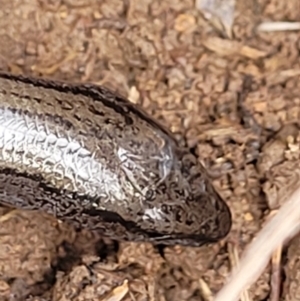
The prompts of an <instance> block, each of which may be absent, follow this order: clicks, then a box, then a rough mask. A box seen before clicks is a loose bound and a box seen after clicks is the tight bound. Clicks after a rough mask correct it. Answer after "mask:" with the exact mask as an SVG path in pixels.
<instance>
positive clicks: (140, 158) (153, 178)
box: [0, 72, 231, 246]
mask: <svg viewBox="0 0 300 301" xmlns="http://www.w3.org/2000/svg"><path fill="white" fill-rule="evenodd" d="M0 204H2V205H6V206H11V207H14V208H19V209H25V210H42V211H45V212H48V213H50V214H53V215H55V216H56V217H57V218H59V219H61V220H63V221H66V222H69V223H72V224H73V225H75V226H76V227H80V228H82V227H88V228H89V229H92V230H97V231H99V232H100V233H102V234H103V235H105V236H109V237H111V238H113V239H118V240H130V241H150V242H153V243H159V244H166V245H168V244H169V245H173V244H182V245H191V246H200V245H202V244H204V243H206V242H213V241H217V240H219V239H220V238H223V237H224V236H225V235H227V233H228V232H229V230H230V227H231V214H230V211H229V209H228V207H227V205H226V204H225V203H224V201H223V200H222V199H221V198H220V196H219V195H218V194H217V192H216V191H215V190H214V188H213V186H212V184H211V181H210V179H209V178H208V176H207V175H206V172H205V170H204V168H203V167H202V165H201V164H200V163H199V162H198V160H197V158H196V157H195V156H194V155H193V154H191V153H190V152H189V151H188V150H187V149H182V148H179V147H178V145H177V143H176V141H175V139H174V138H173V137H172V135H171V134H170V133H169V132H168V131H167V130H166V129H165V128H164V127H162V126H161V125H159V124H158V123H157V122H156V121H154V120H153V119H152V118H151V117H149V116H148V115H147V114H146V113H145V112H143V111H142V110H141V109H139V108H137V107H136V106H134V105H133V104H131V103H130V102H129V101H127V100H126V99H123V98H122V97H120V96H118V95H115V94H114V93H112V92H110V91H108V90H107V89H105V88H103V87H99V86H95V85H90V84H69V83H63V82H59V81H51V80H44V79H36V78H29V77H23V76H15V75H11V74H8V73H4V72H3V73H0Z"/></svg>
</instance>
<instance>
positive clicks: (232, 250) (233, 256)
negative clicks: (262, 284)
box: [228, 243, 250, 301]
mask: <svg viewBox="0 0 300 301" xmlns="http://www.w3.org/2000/svg"><path fill="white" fill-rule="evenodd" d="M228 253H229V259H230V263H231V266H232V267H233V268H235V267H237V266H239V264H240V258H239V252H238V249H237V247H236V245H232V244H230V243H229V244H228ZM241 301H250V298H249V293H248V291H247V290H245V291H244V292H242V295H241Z"/></svg>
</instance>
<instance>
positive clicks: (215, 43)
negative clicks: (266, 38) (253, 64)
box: [203, 37, 267, 60]
mask: <svg viewBox="0 0 300 301" xmlns="http://www.w3.org/2000/svg"><path fill="white" fill-rule="evenodd" d="M203 45H204V46H205V47H206V48H207V49H209V50H211V51H213V52H215V53H217V54H219V55H222V56H233V55H241V56H244V57H247V58H250V59H254V60H255V59H259V58H263V57H265V56H266V55H267V52H264V51H261V50H258V49H255V48H252V47H249V46H245V45H243V44H241V43H239V42H236V41H229V40H225V39H221V38H217V37H209V38H207V39H206V40H203Z"/></svg>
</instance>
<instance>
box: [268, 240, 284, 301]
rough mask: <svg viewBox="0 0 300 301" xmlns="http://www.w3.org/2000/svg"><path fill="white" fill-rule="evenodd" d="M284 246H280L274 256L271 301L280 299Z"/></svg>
mask: <svg viewBox="0 0 300 301" xmlns="http://www.w3.org/2000/svg"><path fill="white" fill-rule="evenodd" d="M281 254H282V246H279V247H278V248H277V250H276V251H275V252H274V253H273V256H272V275H271V296H270V301H278V300H279V294H280V274H281V273H280V263H281Z"/></svg>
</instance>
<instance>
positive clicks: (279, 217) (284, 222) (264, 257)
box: [214, 188, 300, 301]
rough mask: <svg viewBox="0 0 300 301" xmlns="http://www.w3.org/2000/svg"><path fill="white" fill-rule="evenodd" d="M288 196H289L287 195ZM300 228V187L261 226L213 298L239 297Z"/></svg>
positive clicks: (217, 300)
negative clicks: (226, 280)
mask: <svg viewBox="0 0 300 301" xmlns="http://www.w3.org/2000/svg"><path fill="white" fill-rule="evenodd" d="M287 197H288V196H287ZM299 230H300V188H298V189H296V191H295V192H294V193H293V194H292V195H291V196H290V198H289V199H288V200H287V201H286V202H285V203H284V205H283V206H282V207H281V208H280V209H279V210H278V212H277V214H276V215H275V216H273V217H272V218H271V220H269V222H268V223H267V224H266V225H265V226H264V227H263V228H262V230H261V231H260V232H259V233H258V235H257V236H256V238H255V239H254V240H253V241H252V242H251V244H250V245H249V247H248V248H247V249H246V250H245V252H244V255H243V256H242V259H241V261H240V264H239V266H238V267H237V268H236V269H234V270H233V271H232V275H231V277H230V278H229V282H228V283H227V284H226V285H224V287H223V288H222V289H221V290H220V292H219V293H218V294H217V296H216V297H215V299H214V301H224V300H226V301H237V300H238V298H239V296H240V294H241V293H242V292H243V291H244V290H245V289H247V288H248V287H249V286H250V285H251V284H253V283H254V282H255V281H256V280H257V279H258V277H259V276H260V274H261V273H262V272H263V270H264V269H265V268H266V266H267V264H268V262H269V260H270V258H271V256H272V253H273V252H274V250H275V249H276V248H278V247H279V246H281V245H282V244H284V242H286V241H287V240H288V239H290V238H291V237H293V236H294V235H295V234H296V233H297V232H298V231H299Z"/></svg>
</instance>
